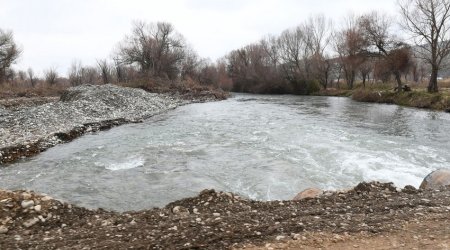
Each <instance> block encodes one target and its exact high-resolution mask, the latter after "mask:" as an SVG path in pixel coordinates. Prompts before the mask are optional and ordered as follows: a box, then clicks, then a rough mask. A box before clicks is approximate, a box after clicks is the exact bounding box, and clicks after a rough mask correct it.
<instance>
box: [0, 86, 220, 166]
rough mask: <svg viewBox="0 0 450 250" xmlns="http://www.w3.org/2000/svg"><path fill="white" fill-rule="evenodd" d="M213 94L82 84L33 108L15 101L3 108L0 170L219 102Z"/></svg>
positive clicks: (1, 116)
mask: <svg viewBox="0 0 450 250" xmlns="http://www.w3.org/2000/svg"><path fill="white" fill-rule="evenodd" d="M215 99H216V97H215V96H214V95H212V94H211V95H209V94H208V93H203V94H202V95H201V96H198V97H196V96H192V97H189V98H186V97H184V96H177V95H170V94H155V93H149V92H146V91H144V90H141V89H135V88H125V87H119V86H115V85H111V84H107V85H81V86H78V87H74V88H70V89H69V90H67V91H66V92H65V93H64V94H63V95H62V96H61V97H60V99H59V100H57V101H56V100H54V99H52V100H53V101H52V100H50V99H48V100H47V99H46V100H41V101H40V102H37V104H42V103H43V104H42V105H37V106H36V105H32V104H33V103H35V102H36V101H35V102H32V103H31V104H29V103H25V105H20V104H19V103H23V102H24V101H23V100H20V101H19V103H16V102H14V101H9V102H3V104H4V105H0V138H1V141H0V165H1V164H6V163H11V162H14V161H16V160H18V159H21V158H23V157H28V156H33V155H35V154H38V153H40V152H42V151H44V150H46V149H48V148H50V147H52V146H54V145H56V144H58V143H62V142H68V141H71V140H73V139H74V138H77V137H78V136H80V135H82V134H84V133H88V132H95V131H99V130H105V129H109V128H111V127H113V126H118V125H121V124H124V123H133V122H140V121H142V120H144V119H146V118H149V117H151V116H154V115H157V114H160V113H162V112H166V111H168V110H171V109H174V108H176V107H178V106H179V105H183V104H187V103H191V102H196V101H208V100H215Z"/></svg>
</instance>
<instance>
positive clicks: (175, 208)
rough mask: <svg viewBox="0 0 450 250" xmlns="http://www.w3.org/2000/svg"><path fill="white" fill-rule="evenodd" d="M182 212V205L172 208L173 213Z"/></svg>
mask: <svg viewBox="0 0 450 250" xmlns="http://www.w3.org/2000/svg"><path fill="white" fill-rule="evenodd" d="M180 212H181V207H180V206H176V207H174V208H173V209H172V213H174V214H178V213H180Z"/></svg>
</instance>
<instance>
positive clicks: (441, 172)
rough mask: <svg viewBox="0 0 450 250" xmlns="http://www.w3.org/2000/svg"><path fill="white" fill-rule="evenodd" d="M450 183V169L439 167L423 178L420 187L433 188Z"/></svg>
mask: <svg viewBox="0 0 450 250" xmlns="http://www.w3.org/2000/svg"><path fill="white" fill-rule="evenodd" d="M447 185H450V170H448V169H438V170H436V171H433V172H431V174H429V175H427V177H425V179H423V181H422V184H420V189H432V188H439V187H442V186H447Z"/></svg>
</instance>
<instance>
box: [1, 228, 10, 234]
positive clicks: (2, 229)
mask: <svg viewBox="0 0 450 250" xmlns="http://www.w3.org/2000/svg"><path fill="white" fill-rule="evenodd" d="M8 231H9V230H8V228H7V227H5V226H0V234H5V233H7V232H8Z"/></svg>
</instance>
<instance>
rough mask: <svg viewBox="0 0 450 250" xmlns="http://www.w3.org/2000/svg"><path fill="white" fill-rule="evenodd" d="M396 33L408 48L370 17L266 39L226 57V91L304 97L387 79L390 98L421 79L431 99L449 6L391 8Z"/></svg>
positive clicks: (447, 40)
mask: <svg viewBox="0 0 450 250" xmlns="http://www.w3.org/2000/svg"><path fill="white" fill-rule="evenodd" d="M398 5H399V6H400V10H401V11H400V16H401V19H402V20H401V22H402V26H403V29H404V30H405V31H406V32H407V34H409V35H411V36H412V38H413V41H414V42H413V44H408V43H406V42H405V41H403V40H402V38H400V37H399V36H397V35H396V33H397V32H398V31H397V32H396V31H394V30H393V24H395V23H396V22H395V20H394V19H393V18H391V17H388V16H387V15H384V14H381V13H378V12H372V13H369V14H365V15H361V16H355V15H349V16H348V17H347V18H346V20H345V24H344V25H343V26H342V27H341V28H334V27H333V25H332V23H331V22H330V21H328V20H326V18H324V17H323V16H316V17H313V18H310V19H309V20H308V21H306V22H305V23H303V24H301V25H299V26H297V27H295V28H293V29H289V30H286V31H284V32H283V33H281V35H280V36H278V37H274V36H269V37H267V38H264V39H262V40H261V41H260V42H257V43H254V44H250V45H247V46H244V47H242V48H241V49H237V50H234V51H232V52H231V53H229V54H228V55H227V56H226V59H227V64H228V71H229V74H230V76H231V78H232V79H233V83H234V90H235V91H244V92H261V93H265V92H269V93H285V92H288V93H308V92H310V91H312V90H315V89H316V87H314V85H315V84H316V83H319V84H320V85H321V86H322V87H323V88H327V87H328V86H329V84H333V83H336V85H337V86H338V87H339V83H340V80H341V79H342V78H343V79H345V82H346V84H347V85H348V88H350V89H351V88H353V87H354V83H355V81H356V80H357V79H361V80H362V84H363V85H364V86H365V84H366V82H367V81H368V80H369V79H370V80H372V82H373V81H382V82H388V81H390V79H391V77H393V78H394V80H395V82H396V84H397V87H396V89H397V90H398V91H401V90H402V83H403V81H404V79H410V80H413V81H415V82H418V81H423V80H424V79H426V78H429V85H428V91H429V92H437V91H438V85H437V79H438V73H439V70H442V69H444V68H445V67H447V66H448V65H446V62H448V61H449V58H448V56H449V54H450V2H449V1H448V0H399V1H398Z"/></svg>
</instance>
